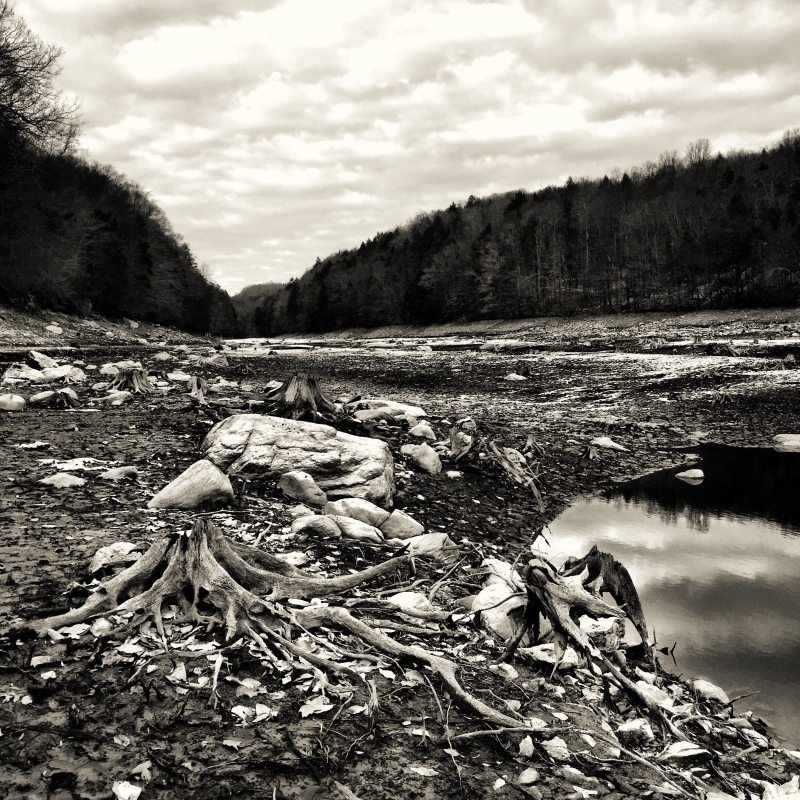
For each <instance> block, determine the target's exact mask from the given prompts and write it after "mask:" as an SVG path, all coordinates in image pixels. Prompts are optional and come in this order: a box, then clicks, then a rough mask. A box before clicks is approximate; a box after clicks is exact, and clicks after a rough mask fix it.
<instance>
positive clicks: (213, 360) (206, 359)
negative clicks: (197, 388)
mask: <svg viewBox="0 0 800 800" xmlns="http://www.w3.org/2000/svg"><path fill="white" fill-rule="evenodd" d="M191 360H192V361H194V362H195V363H196V364H207V365H208V366H210V367H227V366H228V359H227V358H226V357H225V356H224V355H223V354H222V353H215V354H214V355H213V356H192V357H191Z"/></svg>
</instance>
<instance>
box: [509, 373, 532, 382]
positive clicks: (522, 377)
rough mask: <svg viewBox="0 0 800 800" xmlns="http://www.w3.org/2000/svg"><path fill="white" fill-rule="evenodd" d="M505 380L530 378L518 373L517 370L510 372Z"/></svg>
mask: <svg viewBox="0 0 800 800" xmlns="http://www.w3.org/2000/svg"><path fill="white" fill-rule="evenodd" d="M503 380H504V381H526V380H528V379H527V378H526V377H525V376H524V375H517V373H516V372H509V373H508V375H506V376H505V377H504V378H503Z"/></svg>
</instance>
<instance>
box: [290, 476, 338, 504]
mask: <svg viewBox="0 0 800 800" xmlns="http://www.w3.org/2000/svg"><path fill="white" fill-rule="evenodd" d="M278 488H279V489H280V490H281V491H282V492H283V493H284V494H285V495H286V496H287V497H291V498H292V500H299V501H300V502H301V503H306V504H307V505H310V506H324V505H325V503H327V502H328V496H327V495H326V494H325V492H323V491H322V489H320V488H319V486H317V484H316V483H315V482H314V479H313V478H312V477H311V476H310V475H309V474H308V473H307V472H301V471H300V470H291V471H290V472H284V473H283V475H281V477H280V478H279V479H278Z"/></svg>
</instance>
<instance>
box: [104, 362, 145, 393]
mask: <svg viewBox="0 0 800 800" xmlns="http://www.w3.org/2000/svg"><path fill="white" fill-rule="evenodd" d="M106 389H107V390H108V391H119V392H126V391H127V392H134V393H135V394H153V392H155V391H156V387H155V386H153V384H152V383H150V378H149V377H148V375H147V370H145V369H138V368H136V367H134V368H130V369H121V370H120V371H119V372H118V373H117V374H116V375H115V376H114V377H113V378H112V379H111V381H110V382H109V384H108V386H106Z"/></svg>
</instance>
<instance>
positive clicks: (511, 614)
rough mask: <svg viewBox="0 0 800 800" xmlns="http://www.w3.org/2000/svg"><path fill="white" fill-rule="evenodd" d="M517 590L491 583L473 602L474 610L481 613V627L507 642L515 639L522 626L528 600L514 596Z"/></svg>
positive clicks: (504, 584)
mask: <svg viewBox="0 0 800 800" xmlns="http://www.w3.org/2000/svg"><path fill="white" fill-rule="evenodd" d="M514 595H515V590H514V589H513V588H512V587H511V586H509V585H508V584H507V583H490V584H489V585H488V586H484V587H483V589H481V591H480V592H478V594H476V595H475V598H474V599H473V601H472V610H473V611H475V612H478V611H479V612H480V621H481V625H483V627H484V628H486V630H487V631H489V633H491V634H492V636H498V637H499V638H501V639H504V640H505V641H508V640H510V639H513V638H514V636H515V635H516V634H517V633H518V632H519V628H520V625H521V624H522V612H523V610H524V608H525V605H526V603H527V598H526V597H525V596H524V595H523V596H522V597H519V596H514Z"/></svg>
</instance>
